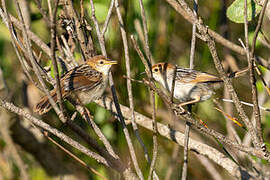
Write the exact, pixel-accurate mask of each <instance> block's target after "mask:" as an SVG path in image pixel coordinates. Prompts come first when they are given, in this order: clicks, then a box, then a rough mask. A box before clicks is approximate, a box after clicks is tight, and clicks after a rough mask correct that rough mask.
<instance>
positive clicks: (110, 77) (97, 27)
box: [90, 0, 143, 179]
mask: <svg viewBox="0 0 270 180" xmlns="http://www.w3.org/2000/svg"><path fill="white" fill-rule="evenodd" d="M90 5H91V12H92V16H91V18H92V20H93V22H94V25H95V29H96V33H97V36H98V41H99V45H100V48H101V51H102V54H103V55H104V56H107V52H106V48H105V41H104V36H102V34H101V32H100V28H99V24H98V21H97V18H96V15H95V6H94V2H93V0H90ZM115 6H119V5H118V1H115ZM109 83H110V87H111V92H112V96H113V100H114V105H115V107H116V109H117V113H118V116H119V118H120V122H121V125H122V127H123V132H124V134H125V138H126V141H127V144H128V148H129V152H130V155H131V159H132V162H133V165H134V168H135V170H136V173H137V175H138V176H139V178H140V179H143V174H142V171H141V169H140V168H139V164H138V161H137V158H136V154H135V150H134V147H133V144H132V142H131V138H130V135H129V132H128V129H127V127H126V124H125V121H124V117H123V115H122V112H121V108H120V105H119V102H118V97H117V95H116V90H115V86H114V81H113V77H112V73H111V72H110V73H109Z"/></svg>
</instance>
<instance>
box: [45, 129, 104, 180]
mask: <svg viewBox="0 0 270 180" xmlns="http://www.w3.org/2000/svg"><path fill="white" fill-rule="evenodd" d="M43 135H44V136H45V137H47V138H48V140H49V141H51V142H52V143H53V144H55V145H56V146H57V147H59V148H60V149H61V150H63V151H64V152H65V153H67V154H68V155H69V156H70V157H72V158H73V159H75V160H76V161H77V162H79V163H80V164H81V165H82V166H83V167H85V168H86V169H88V170H89V171H91V172H93V173H94V174H96V175H97V176H99V177H100V178H101V179H103V180H107V178H105V177H104V176H103V175H102V174H100V173H99V172H98V171H96V170H95V169H94V168H92V167H90V166H89V165H87V164H86V163H85V162H84V161H83V160H81V159H80V158H78V157H77V156H75V155H74V154H73V153H72V152H70V151H69V150H67V149H66V148H65V147H63V146H62V145H61V144H59V143H57V142H56V141H55V140H54V139H53V138H51V137H50V136H49V135H48V132H46V131H44V132H43Z"/></svg>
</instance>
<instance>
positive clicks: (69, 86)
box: [34, 55, 117, 115]
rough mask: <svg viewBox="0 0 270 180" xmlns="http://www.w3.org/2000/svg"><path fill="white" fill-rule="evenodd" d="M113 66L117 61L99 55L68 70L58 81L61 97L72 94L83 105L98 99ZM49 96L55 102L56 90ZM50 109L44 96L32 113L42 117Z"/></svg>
mask: <svg viewBox="0 0 270 180" xmlns="http://www.w3.org/2000/svg"><path fill="white" fill-rule="evenodd" d="M113 64H117V61H112V60H109V59H107V58H106V57H104V56H101V55H99V56H94V57H92V58H90V59H88V60H87V61H86V62H85V63H84V64H82V65H80V66H77V67H75V68H73V69H71V70H69V71H68V72H67V73H65V74H64V75H63V76H62V77H61V79H60V85H61V93H62V97H63V98H64V99H65V98H66V97H68V96H70V95H71V94H72V93H74V94H76V95H77V97H78V98H79V99H80V101H81V102H82V103H83V104H87V103H90V102H91V101H93V100H95V99H98V98H100V97H101V95H102V94H103V92H104V91H105V89H106V86H107V84H108V77H109V71H110V69H111V66H112V65H113ZM50 94H51V96H52V98H53V100H54V101H55V102H57V93H56V89H53V90H51V91H50ZM50 109H51V104H50V102H49V99H48V97H47V96H44V97H43V98H41V100H40V101H39V103H37V105H36V106H35V107H34V112H37V113H39V114H40V115H42V114H44V113H46V112H48V111H49V110H50Z"/></svg>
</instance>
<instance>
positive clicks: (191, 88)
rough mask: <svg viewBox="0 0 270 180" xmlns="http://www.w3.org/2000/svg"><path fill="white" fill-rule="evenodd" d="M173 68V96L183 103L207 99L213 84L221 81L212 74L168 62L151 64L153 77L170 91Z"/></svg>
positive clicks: (211, 92)
mask: <svg viewBox="0 0 270 180" xmlns="http://www.w3.org/2000/svg"><path fill="white" fill-rule="evenodd" d="M175 70H176V74H175V88H174V97H175V98H176V99H178V100H179V101H180V102H181V103H182V104H183V105H187V104H191V103H195V102H199V101H204V100H207V99H209V98H210V97H211V96H212V94H213V89H214V87H215V85H216V84H219V83H220V82H222V80H221V79H220V78H218V77H216V76H214V75H212V74H208V73H204V72H200V71H196V70H192V69H187V68H179V67H176V66H174V65H172V64H169V63H158V64H155V65H153V66H152V72H153V78H154V79H155V80H156V81H158V82H159V83H160V84H162V86H163V87H164V88H166V89H167V90H168V91H171V89H172V82H173V77H174V71H175Z"/></svg>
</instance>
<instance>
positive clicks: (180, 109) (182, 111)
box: [173, 104, 186, 115]
mask: <svg viewBox="0 0 270 180" xmlns="http://www.w3.org/2000/svg"><path fill="white" fill-rule="evenodd" d="M173 109H174V110H175V114H176V115H183V114H186V110H185V109H184V108H183V106H181V105H180V104H173Z"/></svg>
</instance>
